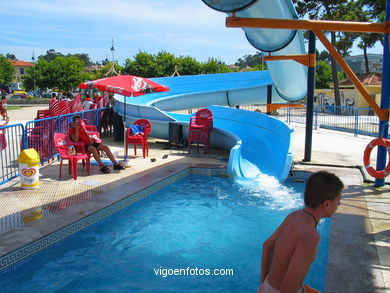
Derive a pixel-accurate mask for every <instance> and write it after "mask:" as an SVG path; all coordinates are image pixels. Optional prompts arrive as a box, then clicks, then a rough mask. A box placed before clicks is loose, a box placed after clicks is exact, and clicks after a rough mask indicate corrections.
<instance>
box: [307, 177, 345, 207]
mask: <svg viewBox="0 0 390 293" xmlns="http://www.w3.org/2000/svg"><path fill="white" fill-rule="evenodd" d="M343 188H344V184H343V182H342V181H341V179H340V178H339V177H337V176H336V175H335V174H333V173H330V172H328V171H319V172H316V173H313V174H312V175H311V176H310V177H309V179H308V180H307V182H306V188H305V193H304V201H305V205H306V206H308V207H311V208H317V207H319V206H320V205H321V204H322V203H323V202H325V201H326V200H334V199H335V198H336V197H337V196H339V195H340V193H341V190H342V189H343Z"/></svg>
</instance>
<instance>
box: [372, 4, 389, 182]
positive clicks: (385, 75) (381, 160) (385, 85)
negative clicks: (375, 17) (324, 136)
mask: <svg viewBox="0 0 390 293" xmlns="http://www.w3.org/2000/svg"><path fill="white" fill-rule="evenodd" d="M389 19H390V0H386V21H389ZM389 57H390V56H389V34H385V37H384V43H383V63H382V97H381V108H382V109H388V108H389V98H390V87H389V83H390V68H389V67H390V60H389ZM388 123H389V121H388V120H380V121H379V134H378V136H379V137H383V138H388V136H389V124H388ZM385 167H386V149H385V148H384V147H378V155H377V160H376V169H377V170H383V169H384V168H385ZM384 185H385V179H375V186H376V187H380V186H384Z"/></svg>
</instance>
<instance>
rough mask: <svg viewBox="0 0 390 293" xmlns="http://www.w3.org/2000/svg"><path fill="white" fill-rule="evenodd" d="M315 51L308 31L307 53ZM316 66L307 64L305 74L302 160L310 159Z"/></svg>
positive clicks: (313, 38) (314, 42)
mask: <svg viewBox="0 0 390 293" xmlns="http://www.w3.org/2000/svg"><path fill="white" fill-rule="evenodd" d="M315 52H316V35H315V34H314V33H313V32H312V31H310V36H309V54H311V53H315ZM315 74H316V67H315V65H314V66H313V67H311V66H309V68H308V75H307V103H306V133H305V157H304V158H303V161H304V162H310V161H311V149H312V139H313V104H314V89H315V82H316V80H315Z"/></svg>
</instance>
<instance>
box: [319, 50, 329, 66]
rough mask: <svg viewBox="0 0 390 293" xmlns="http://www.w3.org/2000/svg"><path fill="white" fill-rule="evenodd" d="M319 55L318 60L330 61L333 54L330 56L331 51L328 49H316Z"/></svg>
mask: <svg viewBox="0 0 390 293" xmlns="http://www.w3.org/2000/svg"><path fill="white" fill-rule="evenodd" d="M316 55H317V61H327V62H328V63H330V61H331V58H332V56H330V54H329V52H328V51H326V50H323V51H321V52H318V50H317V51H316Z"/></svg>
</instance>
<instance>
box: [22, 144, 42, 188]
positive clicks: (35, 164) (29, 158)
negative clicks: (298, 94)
mask: <svg viewBox="0 0 390 293" xmlns="http://www.w3.org/2000/svg"><path fill="white" fill-rule="evenodd" d="M39 161H40V159H39V154H38V153H37V151H36V150H35V149H26V150H22V151H21V153H20V154H19V157H18V163H19V173H20V182H21V184H22V188H23V189H35V188H38V187H39Z"/></svg>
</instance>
